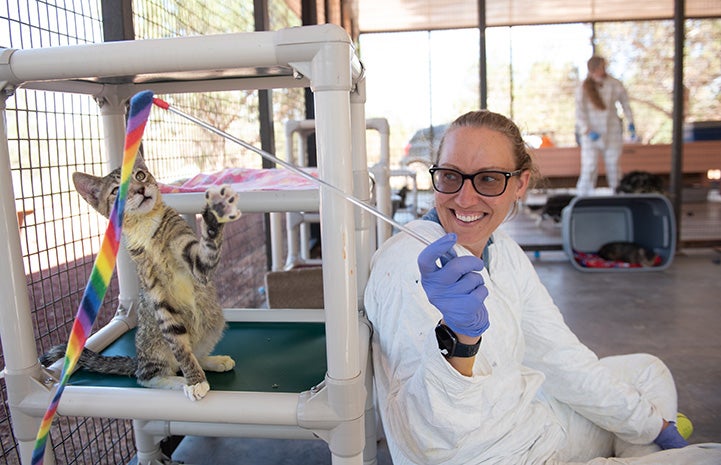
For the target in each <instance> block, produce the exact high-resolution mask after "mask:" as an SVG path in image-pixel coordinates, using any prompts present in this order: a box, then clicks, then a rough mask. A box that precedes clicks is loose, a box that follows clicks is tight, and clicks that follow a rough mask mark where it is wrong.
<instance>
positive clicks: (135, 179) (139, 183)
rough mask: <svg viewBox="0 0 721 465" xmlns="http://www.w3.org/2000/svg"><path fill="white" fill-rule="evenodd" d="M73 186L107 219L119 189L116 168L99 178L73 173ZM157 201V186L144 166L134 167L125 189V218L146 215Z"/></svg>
mask: <svg viewBox="0 0 721 465" xmlns="http://www.w3.org/2000/svg"><path fill="white" fill-rule="evenodd" d="M73 183H74V184H75V189H76V190H77V191H78V194H80V195H81V196H82V197H83V198H84V199H85V201H87V202H88V203H89V204H90V205H91V206H92V207H93V208H94V209H95V210H97V211H98V213H100V214H101V215H103V216H105V217H106V218H107V217H108V216H110V211H111V210H112V208H113V204H114V203H115V198H116V197H117V195H118V190H119V189H120V168H116V169H114V170H113V171H111V172H110V174H108V175H106V176H103V177H99V176H93V175H91V174H85V173H79V172H76V173H73ZM159 197H160V193H159V190H158V184H157V182H156V181H155V178H154V177H153V175H152V174H150V172H149V171H148V169H147V167H146V166H145V163H143V162H142V161H140V162H138V163H136V164H135V168H134V169H133V173H132V175H131V177H130V184H129V186H128V198H127V200H126V202H125V214H130V215H132V214H136V215H143V214H146V213H148V212H150V211H151V210H152V209H153V208H154V207H155V204H156V203H157V200H158V198H159Z"/></svg>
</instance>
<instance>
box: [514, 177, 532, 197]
mask: <svg viewBox="0 0 721 465" xmlns="http://www.w3.org/2000/svg"><path fill="white" fill-rule="evenodd" d="M530 185H531V172H530V171H529V170H524V171H522V172H521V174H519V175H518V187H517V188H516V198H517V199H522V198H523V197H524V196H525V195H526V191H527V190H528V187H529V186H530Z"/></svg>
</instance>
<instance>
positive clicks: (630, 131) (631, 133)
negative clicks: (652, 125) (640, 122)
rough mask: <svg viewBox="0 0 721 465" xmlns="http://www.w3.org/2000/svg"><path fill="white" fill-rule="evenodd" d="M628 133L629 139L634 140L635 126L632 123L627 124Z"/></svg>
mask: <svg viewBox="0 0 721 465" xmlns="http://www.w3.org/2000/svg"><path fill="white" fill-rule="evenodd" d="M628 135H629V136H630V137H631V140H636V126H635V125H634V124H633V123H631V124H629V125H628Z"/></svg>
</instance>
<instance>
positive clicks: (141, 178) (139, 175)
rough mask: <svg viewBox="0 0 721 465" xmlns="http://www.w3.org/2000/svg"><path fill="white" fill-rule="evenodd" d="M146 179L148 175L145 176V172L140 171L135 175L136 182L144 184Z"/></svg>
mask: <svg viewBox="0 0 721 465" xmlns="http://www.w3.org/2000/svg"><path fill="white" fill-rule="evenodd" d="M146 177H147V175H146V174H145V171H138V172H137V173H135V180H136V181H140V182H143V181H145V178H146Z"/></svg>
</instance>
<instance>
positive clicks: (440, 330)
mask: <svg viewBox="0 0 721 465" xmlns="http://www.w3.org/2000/svg"><path fill="white" fill-rule="evenodd" d="M436 339H437V340H438V348H439V349H440V350H441V353H442V354H443V356H444V357H450V356H451V354H453V353H454V352H455V351H456V344H457V343H458V340H457V339H456V335H455V334H453V332H452V331H451V329H450V328H449V327H448V326H446V325H438V326H436Z"/></svg>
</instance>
